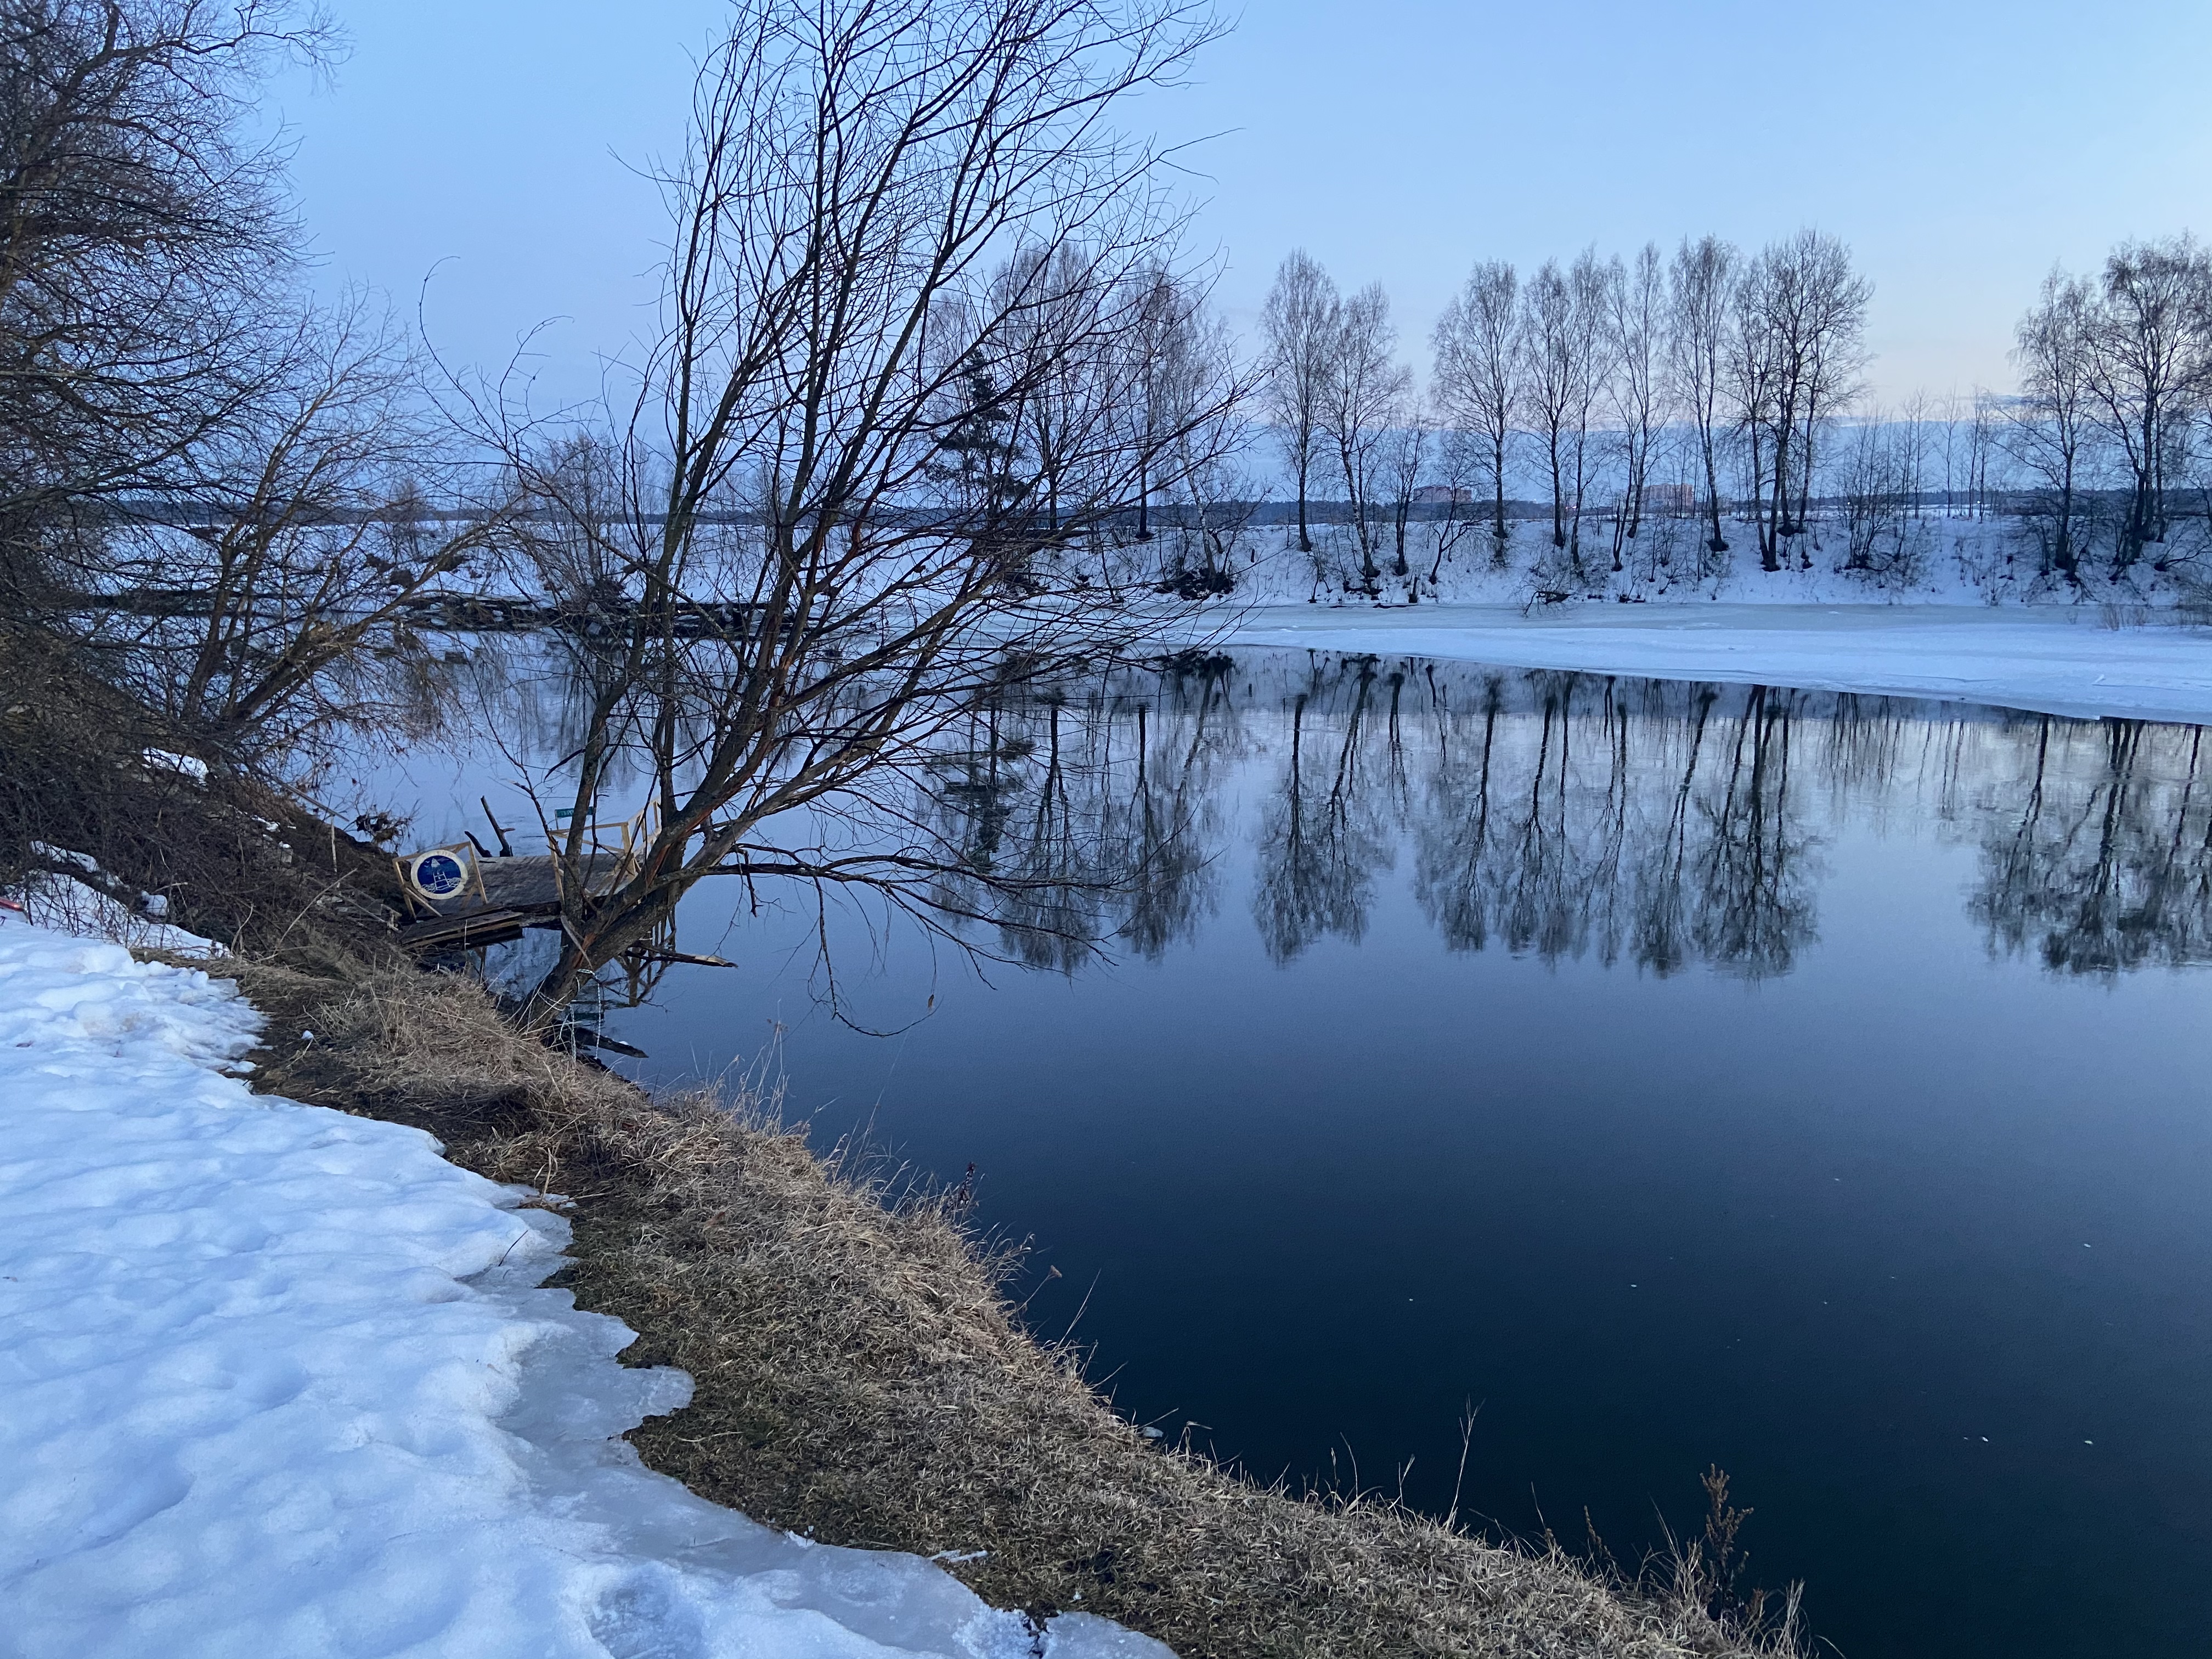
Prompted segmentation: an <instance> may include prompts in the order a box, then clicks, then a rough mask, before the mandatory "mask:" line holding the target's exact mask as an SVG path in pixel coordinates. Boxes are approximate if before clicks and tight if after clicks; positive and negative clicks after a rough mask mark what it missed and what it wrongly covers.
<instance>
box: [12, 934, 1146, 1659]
mask: <svg viewBox="0 0 2212 1659" xmlns="http://www.w3.org/2000/svg"><path fill="white" fill-rule="evenodd" d="M257 1024H258V1016H256V1015H255V1013H254V1012H253V1011H252V1009H251V1008H250V1007H249V1006H247V1005H246V1003H244V1002H243V1001H242V1000H240V998H239V997H238V996H237V995H236V994H235V992H234V987H231V986H229V985H228V984H226V983H222V982H220V981H210V979H209V978H208V977H207V975H204V974H203V973H200V972H197V971H194V970H189V969H174V968H168V967H162V966H158V965H154V964H141V963H135V962H134V961H133V960H132V959H131V957H130V955H129V954H128V953H127V952H126V951H124V950H123V949H121V948H120V947H118V946H117V945H110V944H105V943H96V942H90V941H84V940H79V939H69V938H65V937H63V936H61V935H59V934H57V933H52V932H51V931H48V930H46V929H44V928H40V927H34V926H32V925H29V924H27V923H26V922H24V921H21V920H20V919H16V918H14V917H9V919H7V920H6V921H4V923H0V1114H4V1127H0V1468H5V1469H6V1470H7V1471H8V1479H7V1480H5V1481H4V1482H0V1607H5V1608H6V1610H7V1611H6V1614H5V1616H4V1619H0V1653H5V1654H7V1655H9V1656H11V1659H82V1656H86V1655H92V1654H98V1655H101V1656H106V1659H132V1656H146V1659H156V1656H158V1659H191V1656H207V1659H216V1656H221V1659H236V1656H239V1655H260V1656H268V1659H320V1656H331V1659H337V1656H347V1659H351V1656H368V1655H439V1656H453V1659H499V1656H508V1655H512V1656H515V1659H522V1656H530V1659H559V1656H570V1655H574V1656H607V1655H622V1656H640V1659H642V1656H647V1655H652V1656H665V1659H677V1656H694V1655H696V1656H720V1655H728V1656H736V1655H740V1654H742V1655H746V1656H806V1659H816V1656H819V1659H848V1656H849V1659H863V1656H885V1655H890V1654H902V1655H903V1654H920V1655H933V1656H945V1659H956V1656H957V1659H999V1656H1005V1659H1014V1656H1020V1655H1035V1654H1040V1653H1047V1654H1049V1655H1052V1656H1055V1659H1140V1656H1147V1655H1149V1656H1152V1659H1159V1656H1164V1655H1165V1654H1166V1652H1167V1650H1165V1649H1164V1648H1163V1647H1161V1646H1159V1644H1157V1643H1153V1642H1151V1641H1148V1640H1146V1639H1145V1638H1140V1637H1137V1636H1135V1635H1133V1634H1132V1633H1130V1632H1127V1631H1124V1630H1122V1629H1121V1628H1120V1627H1118V1626H1114V1625H1111V1624H1109V1623H1107V1622H1105V1621H1104V1620H1097V1619H1091V1618H1087V1617H1084V1616H1081V1615H1072V1616H1069V1617H1066V1618H1063V1619H1060V1620H1055V1621H1054V1623H1053V1625H1052V1626H1050V1629H1049V1632H1048V1634H1047V1635H1045V1636H1043V1637H1039V1638H1033V1637H1032V1636H1031V1634H1030V1632H1029V1629H1028V1627H1027V1626H1026V1625H1025V1623H1024V1620H1022V1619H1021V1618H1020V1617H1019V1616H1018V1615H1017V1614H1013V1613H999V1612H994V1611H993V1610H991V1609H990V1608H988V1607H985V1606H984V1605H983V1604H982V1603H981V1601H978V1600H977V1599H976V1598H975V1595H972V1594H971V1593H970V1592H969V1590H968V1589H965V1588H964V1587H963V1586H962V1585H961V1584H959V1583H957V1582H956V1581H955V1580H954V1579H952V1578H951V1577H949V1576H948V1575H947V1574H945V1572H944V1571H941V1570H940V1569H939V1568H938V1567H935V1566H933V1565H931V1564H930V1563H928V1562H926V1561H923V1560H921V1559H918V1558H916V1557H914V1556H908V1555H897V1554H890V1553H873V1552H866V1551H860V1550H848V1549H833V1548H829V1547H819V1546H816V1545H812V1544H810V1543H808V1542H806V1541H804V1540H801V1539H797V1538H793V1537H791V1536H789V1535H787V1534H782V1533H779V1532H775V1531H773V1530H771V1529H769V1528H765V1527H762V1526H757V1525H755V1524H754V1523H752V1522H749V1521H747V1520H745V1519H744V1517H743V1516H738V1515H737V1514H735V1513H733V1512H732V1511H730V1510H724V1509H720V1508H718V1507H716V1506H714V1505H713V1504H708V1503H706V1502H704V1501H702V1500H701V1499H699V1498H695V1497H693V1496H692V1495H691V1494H690V1493H689V1492H685V1491H684V1488H683V1487H681V1486H678V1484H677V1483H675V1482H674V1481H672V1480H666V1479H664V1478H663V1477H661V1476H659V1475H655V1474H650V1473H648V1472H647V1471H646V1470H645V1469H644V1468H642V1467H641V1465H640V1464H639V1463H638V1462H637V1459H636V1455H635V1453H634V1452H633V1451H631V1449H629V1447H628V1446H627V1445H626V1444H624V1443H623V1442H622V1441H620V1440H618V1439H617V1438H614V1437H615V1436H617V1434H619V1432H620V1431H622V1430H623V1429H625V1428H628V1427H629V1426H631V1425H635V1423H637V1422H638V1421H639V1420H640V1419H641V1418H642V1417H643V1416H644V1415H645V1414H647V1413H654V1412H665V1411H668V1410H671V1409H673V1408H674V1407H677V1406H678V1405H680V1404H681V1403H682V1402H683V1401H684V1399H685V1398H686V1396H687V1395H688V1392H689V1389H690V1383H689V1380H688V1379H687V1378H685V1377H684V1376H683V1375H682V1374H681V1373H680V1372H676V1371H671V1370H625V1369H623V1368H622V1367H621V1366H619V1365H617V1364H616V1363H615V1360H614V1358H613V1356H614V1354H615V1353H616V1352H617V1351H618V1350H619V1349H620V1348H622V1347H623V1346H624V1345H625V1344H626V1343H627V1342H628V1341H629V1340H630V1337H631V1334H630V1333H629V1330H628V1329H627V1328H624V1327H623V1326H622V1325H621V1324H620V1323H618V1322H616V1321H614V1320H611V1319H607V1318H604V1317H600V1316H594V1315H588V1314H581V1313H578V1312H577V1311H575V1310H574V1307H573V1305H572V1304H571V1301H570V1298H569V1297H568V1295H567V1294H566V1293H565V1292H562V1291H547V1290H538V1289H533V1288H532V1286H533V1285H535V1284H536V1283H537V1281H538V1280H539V1279H542V1278H543V1277H544V1275H545V1274H546V1273H549V1272H550V1271H551V1269H552V1268H553V1267H555V1266H556V1259H557V1257H558V1255H559V1252H560V1250H561V1249H562V1244H563V1243H564V1242H565V1237H566V1231H567V1229H566V1225H565V1224H564V1223H562V1222H561V1221H560V1220H559V1219H558V1218H555V1217H552V1216H550V1215H549V1214H547V1213H546V1212H544V1211H542V1210H538V1209H521V1208H518V1207H517V1206H518V1204H519V1202H520V1200H522V1199H523V1198H524V1197H525V1196H526V1194H523V1193H521V1192H519V1191H514V1190H508V1189H503V1188H499V1187H496V1186H495V1185H493V1184H492V1183H490V1182H486V1181H484V1180H482V1179H480V1178H479V1177H477V1176H473V1175H471V1174H468V1173H466V1172H465V1171H464V1170H459V1169H458V1168H456V1167H454V1166H453V1165H452V1164H447V1163H446V1162H445V1161H444V1160H443V1159H442V1158H440V1157H439V1156H438V1153H437V1149H436V1146H435V1143H434V1142H433V1141H432V1140H431V1139H429V1137H428V1136H427V1135H424V1134H422V1133H419V1132H417V1131H415V1130H412V1129H408V1128H404V1127H398V1126H397V1125H394V1124H389V1123H383V1122H377V1121H370V1120H367V1119H361V1118H354V1117H349V1116H347V1115H343V1114H342V1113H338V1112H334V1111H329V1110H325V1109H319V1108H313V1107H307V1106H301V1105H298V1104H295V1103H291V1102H289V1101H283V1100H277V1099H272V1098H268V1097H256V1096H254V1095H252V1094H251V1093H250V1092H249V1091H247V1089H246V1085H244V1083H243V1082H241V1081H240V1079H238V1078H236V1077H234V1076H230V1075H226V1074H225V1073H226V1067H227V1066H228V1065H230V1064H232V1063H234V1062H235V1060H236V1057H237V1056H239V1055H240V1054H242V1053H243V1052H244V1051H246V1049H247V1048H250V1047H251V1046H252V1042H253V1032H254V1030H255V1029H256V1026H257Z"/></svg>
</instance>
